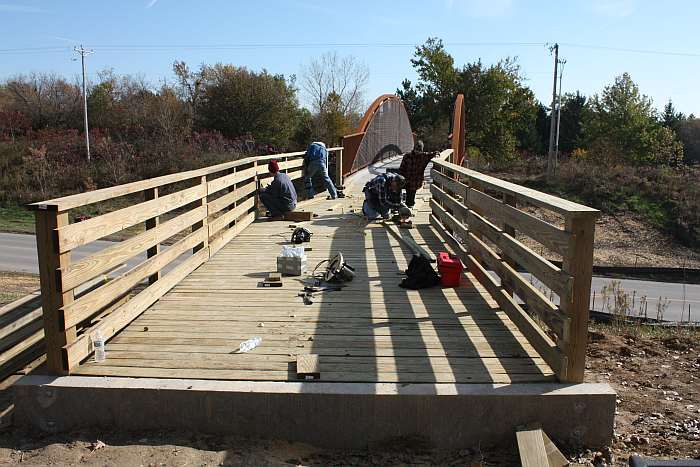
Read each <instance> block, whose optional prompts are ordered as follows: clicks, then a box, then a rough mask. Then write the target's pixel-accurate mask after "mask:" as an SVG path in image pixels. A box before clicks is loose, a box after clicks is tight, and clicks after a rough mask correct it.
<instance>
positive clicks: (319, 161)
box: [304, 141, 338, 199]
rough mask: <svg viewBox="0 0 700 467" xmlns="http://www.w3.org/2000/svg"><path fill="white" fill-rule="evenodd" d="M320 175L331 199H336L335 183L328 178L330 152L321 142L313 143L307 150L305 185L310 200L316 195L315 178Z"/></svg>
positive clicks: (305, 157)
mask: <svg viewBox="0 0 700 467" xmlns="http://www.w3.org/2000/svg"><path fill="white" fill-rule="evenodd" d="M316 174H320V175H321V178H323V183H324V184H325V185H326V190H328V195H329V196H328V197H329V199H336V198H337V197H338V192H337V191H336V189H335V185H333V181H332V180H331V178H330V177H329V176H328V150H327V149H326V145H325V143H322V142H320V141H316V142H313V143H311V144H310V145H309V147H308V148H307V149H306V155H305V156H304V184H305V185H306V194H307V195H308V197H309V198H313V197H314V196H315V195H316V191H315V190H314V176H315V175H316Z"/></svg>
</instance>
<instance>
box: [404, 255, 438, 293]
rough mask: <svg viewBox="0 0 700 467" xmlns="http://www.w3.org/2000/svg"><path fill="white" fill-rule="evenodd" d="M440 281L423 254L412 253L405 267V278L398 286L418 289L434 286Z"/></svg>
mask: <svg viewBox="0 0 700 467" xmlns="http://www.w3.org/2000/svg"><path fill="white" fill-rule="evenodd" d="M439 283H440V276H439V275H438V273H437V272H435V269H433V267H432V266H431V265H430V261H428V259H427V258H426V257H425V256H423V255H414V256H413V258H412V259H411V262H410V263H409V264H408V269H406V278H405V279H404V280H402V281H401V283H400V284H399V287H402V288H404V289H411V290H418V289H427V288H429V287H434V286H436V285H438V284H439Z"/></svg>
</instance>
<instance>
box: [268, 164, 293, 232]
mask: <svg viewBox="0 0 700 467" xmlns="http://www.w3.org/2000/svg"><path fill="white" fill-rule="evenodd" d="M267 170H268V171H269V172H270V174H271V175H273V177H274V178H273V179H272V183H270V185H269V186H267V187H265V188H261V189H260V201H262V203H263V204H264V205H265V208H267V210H268V212H269V216H270V220H281V219H282V218H283V217H284V214H285V213H287V212H290V211H293V210H294V208H296V207H297V192H296V190H295V189H294V185H293V184H292V179H290V178H289V175H287V174H286V173H283V172H280V167H279V164H277V161H276V160H271V161H270V163H269V164H267Z"/></svg>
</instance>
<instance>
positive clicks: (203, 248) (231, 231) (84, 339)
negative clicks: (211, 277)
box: [29, 148, 342, 374]
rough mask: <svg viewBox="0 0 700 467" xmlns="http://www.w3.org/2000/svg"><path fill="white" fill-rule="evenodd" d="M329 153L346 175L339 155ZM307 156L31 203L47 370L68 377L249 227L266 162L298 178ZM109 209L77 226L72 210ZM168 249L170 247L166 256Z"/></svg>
mask: <svg viewBox="0 0 700 467" xmlns="http://www.w3.org/2000/svg"><path fill="white" fill-rule="evenodd" d="M329 153H331V155H332V157H336V158H339V160H337V162H336V165H337V166H340V167H342V162H341V160H342V148H331V149H329ZM303 155H304V152H293V153H286V154H276V155H270V156H261V157H249V158H246V159H241V160H237V161H233V162H227V163H224V164H219V165H215V166H211V167H206V168H203V169H198V170H192V171H188V172H181V173H176V174H172V175H165V176H162V177H157V178H152V179H148V180H142V181H138V182H133V183H128V184H125V185H118V186H114V187H111V188H104V189H100V190H95V191H90V192H86V193H81V194H76V195H71V196H66V197H63V198H57V199H52V200H49V201H43V202H40V203H34V204H32V205H30V206H29V207H30V208H31V209H33V210H35V211H36V212H35V215H36V236H37V248H38V255H39V269H40V276H41V296H42V308H43V319H44V334H45V337H46V349H47V365H48V368H49V370H50V371H51V372H52V373H54V374H69V373H70V372H71V370H72V369H74V368H75V367H76V366H77V365H78V364H79V363H80V362H81V361H82V360H84V359H85V358H87V357H88V356H89V355H90V354H91V353H92V351H93V344H92V340H93V337H94V336H95V335H96V334H97V333H100V334H101V335H102V336H103V337H104V338H105V339H109V338H110V337H112V336H114V335H115V334H116V333H117V332H119V331H120V330H121V329H123V328H124V327H125V326H126V325H127V324H129V323H130V322H131V321H133V320H134V319H135V318H136V317H137V316H138V315H139V314H141V313H142V312H143V311H144V310H146V309H147V308H148V307H149V306H151V305H152V304H153V303H154V302H156V301H157V300H158V299H159V298H160V297H162V296H163V295H164V294H165V293H166V292H168V290H170V289H171V288H173V287H174V286H175V285H176V284H177V283H179V282H180V281H181V280H182V279H184V278H185V277H186V276H187V275H188V274H189V273H191V272H192V271H194V270H195V269H196V268H197V267H199V266H200V265H201V264H202V263H204V262H206V261H207V260H208V259H209V258H210V257H211V256H212V255H214V254H215V253H216V252H217V251H219V250H220V249H221V248H222V247H223V246H224V245H226V244H227V243H228V242H229V241H230V240H231V239H232V238H233V237H235V236H236V235H237V234H238V233H239V232H241V231H242V230H243V229H244V228H246V227H247V226H248V225H250V223H252V222H253V221H254V220H255V217H256V211H255V209H256V192H257V188H258V185H259V180H260V179H262V178H264V177H266V176H269V174H268V172H267V162H268V161H269V160H271V159H277V160H278V161H279V165H280V169H281V170H282V171H284V172H287V173H288V174H289V176H290V177H291V178H292V179H298V178H301V177H302V164H303ZM105 202H106V204H110V205H111V206H113V205H114V204H118V205H119V208H117V209H114V208H112V209H113V210H111V211H110V212H107V213H105V214H101V215H97V216H94V217H90V218H88V219H86V220H83V221H82V222H71V217H72V216H71V214H72V212H75V210H83V209H85V208H84V207H85V206H88V205H100V203H102V205H104V204H105ZM91 207H94V206H91ZM139 224H143V225H144V227H145V228H144V230H143V231H142V232H138V233H136V234H135V235H132V236H129V237H127V238H126V239H124V240H121V241H118V242H115V243H113V244H112V245H110V246H108V247H106V248H104V249H102V250H100V251H98V252H96V253H93V254H91V255H90V256H87V257H85V258H83V259H81V260H79V261H71V252H72V251H73V250H75V249H76V248H79V247H82V246H83V245H86V244H89V243H91V242H94V241H95V240H99V239H101V238H104V237H108V236H111V235H113V234H117V233H119V232H121V231H123V230H124V229H128V228H133V227H134V226H138V225H139ZM166 241H170V243H171V245H170V246H169V247H168V248H167V249H166V248H163V249H161V244H162V243H164V242H166ZM190 250H191V251H192V254H191V255H190V256H187V255H186V253H187V252H189V251H190ZM144 252H146V257H145V259H143V260H141V261H140V262H139V263H138V264H137V265H136V266H134V267H132V268H130V269H129V270H128V271H126V272H124V273H123V274H120V275H118V276H117V277H114V278H112V279H110V280H108V281H106V282H105V283H104V284H103V285H100V286H98V287H94V286H92V287H88V288H86V287H85V284H86V283H90V282H93V283H94V279H95V278H96V277H100V276H103V275H106V274H108V273H109V272H110V271H113V270H115V269H116V268H118V267H120V266H122V265H123V264H124V263H125V262H126V261H128V260H133V259H134V258H136V257H138V255H140V254H143V253H144ZM176 259H180V260H179V262H176V263H173V262H174V261H175V260H176ZM171 263H173V264H171ZM168 265H171V269H170V270H169V271H167V272H163V270H164V268H166V266H168ZM80 290H84V291H83V292H79V291H80Z"/></svg>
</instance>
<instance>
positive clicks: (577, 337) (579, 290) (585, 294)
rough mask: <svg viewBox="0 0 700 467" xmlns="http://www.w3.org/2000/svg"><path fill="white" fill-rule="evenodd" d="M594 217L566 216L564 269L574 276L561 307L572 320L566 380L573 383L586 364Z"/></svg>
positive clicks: (581, 374)
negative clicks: (567, 239)
mask: <svg viewBox="0 0 700 467" xmlns="http://www.w3.org/2000/svg"><path fill="white" fill-rule="evenodd" d="M595 219H596V216H592V215H586V216H571V217H567V218H566V227H565V229H566V231H567V232H570V233H571V234H572V237H571V241H570V245H569V248H568V254H567V255H566V256H565V257H564V261H563V264H562V269H563V270H564V271H566V272H567V273H569V274H570V275H571V276H572V277H573V288H572V292H571V296H570V297H569V298H568V299H565V298H564V297H562V308H563V310H564V312H565V313H566V314H567V316H568V317H569V318H570V320H571V327H570V332H569V341H568V342H566V343H565V353H566V356H567V359H568V362H567V370H566V377H565V378H564V380H565V381H567V382H572V383H580V382H582V381H583V374H584V370H585V367H586V346H587V343H588V312H589V304H590V299H591V297H590V295H591V276H592V275H593V236H594V231H595Z"/></svg>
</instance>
